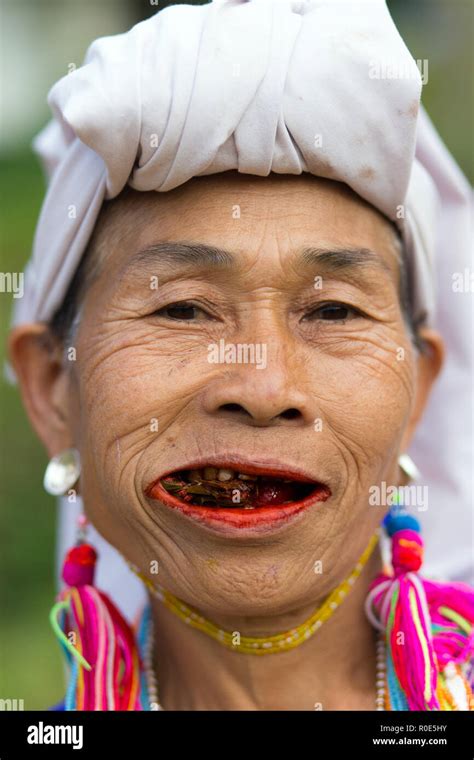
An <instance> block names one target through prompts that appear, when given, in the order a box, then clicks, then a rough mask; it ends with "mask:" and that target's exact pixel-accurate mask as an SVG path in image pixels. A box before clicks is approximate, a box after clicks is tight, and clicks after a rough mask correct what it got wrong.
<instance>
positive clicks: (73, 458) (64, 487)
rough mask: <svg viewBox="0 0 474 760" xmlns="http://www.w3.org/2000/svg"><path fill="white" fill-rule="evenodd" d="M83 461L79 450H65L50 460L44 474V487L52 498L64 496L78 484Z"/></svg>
mask: <svg viewBox="0 0 474 760" xmlns="http://www.w3.org/2000/svg"><path fill="white" fill-rule="evenodd" d="M80 473H81V460H80V456H79V452H78V450H77V449H65V450H64V451H62V452H61V453H60V454H58V455H57V456H55V457H53V458H52V459H50V461H49V463H48V466H47V467H46V472H45V473H44V480H43V486H44V489H45V491H47V493H49V494H51V496H62V495H63V494H65V493H67V491H68V490H69V489H70V488H72V486H73V485H74V484H75V483H76V482H77V480H78V478H79V475H80Z"/></svg>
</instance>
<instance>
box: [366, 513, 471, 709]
mask: <svg viewBox="0 0 474 760" xmlns="http://www.w3.org/2000/svg"><path fill="white" fill-rule="evenodd" d="M384 527H385V529H386V531H387V533H388V535H389V536H390V537H391V540H392V568H391V571H390V570H389V569H386V570H384V572H382V573H381V574H379V575H378V576H377V578H375V580H374V581H373V582H372V584H371V586H370V591H369V595H368V597H367V601H366V612H367V616H368V618H369V620H370V621H371V623H372V624H373V625H374V626H375V627H376V628H377V629H378V630H382V631H384V634H385V641H386V645H387V649H388V653H387V660H388V662H389V665H390V671H391V683H390V697H391V702H392V704H398V705H406V707H405V709H408V710H444V709H474V704H473V697H472V688H471V687H472V674H473V661H474V589H472V588H471V587H470V586H468V585H467V584H464V583H435V582H433V581H428V580H425V579H422V578H421V577H420V576H419V575H418V570H419V569H420V567H421V565H422V562H423V549H424V546H423V539H422V538H421V536H420V525H419V523H418V521H417V520H416V519H415V518H414V517H413V516H411V515H409V514H408V513H407V512H406V510H405V509H404V508H403V507H397V508H395V509H392V510H391V511H390V512H389V514H388V515H387V516H386V518H385V520H384ZM460 684H461V691H462V689H464V698H462V695H461V698H459V691H460ZM451 687H455V690H456V696H454V695H453V689H452V688H451ZM459 705H461V706H459ZM402 709H403V708H402Z"/></svg>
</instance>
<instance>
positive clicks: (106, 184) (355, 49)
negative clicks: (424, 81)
mask: <svg viewBox="0 0 474 760" xmlns="http://www.w3.org/2000/svg"><path fill="white" fill-rule="evenodd" d="M359 5H360V7H359ZM369 6H370V7H369ZM374 61H379V62H387V61H389V62H392V64H393V62H395V64H397V65H399V66H400V70H403V71H404V72H405V73H404V75H403V76H400V77H398V78H396V77H393V78H389V77H384V76H383V75H382V74H381V75H380V76H378V77H377V76H374V75H373V73H374ZM383 70H384V69H383V67H382V69H381V71H383ZM407 72H408V73H407ZM419 98H420V77H419V73H418V70H417V67H416V65H415V63H414V61H413V60H412V59H411V57H410V55H409V54H408V52H407V50H406V48H405V46H404V45H403V42H402V41H401V39H400V37H399V36H398V33H397V31H396V29H395V27H394V26H393V24H392V21H391V19H390V17H389V15H388V12H387V10H386V8H385V5H384V3H382V2H374V3H371V4H369V5H368V4H367V3H361V4H359V3H350V4H349V5H348V4H343V7H342V8H341V3H339V2H334V0H333V2H331V3H323V2H319V1H317V0H310V1H309V2H307V3H303V2H295V0H284V2H279V3H278V2H266V3H264V2H260V1H259V0H253V1H252V2H219V3H218V2H212V3H209V4H208V5H205V6H202V7H191V6H175V7H172V8H168V9H166V10H164V11H161V12H159V13H158V14H157V15H155V16H154V17H153V18H151V19H150V20H148V21H145V22H143V23H141V24H139V25H138V26H136V27H134V28H133V29H132V30H131V31H130V32H129V33H127V34H125V35H120V36H117V37H113V38H106V39H102V40H99V41H97V42H95V43H94V44H93V45H92V47H91V48H90V50H89V52H88V55H87V58H86V62H85V65H84V66H83V67H81V68H80V69H78V70H77V71H75V72H74V73H72V74H70V75H68V76H67V77H65V78H64V79H62V80H60V81H59V82H58V83H57V84H56V85H55V87H54V88H53V90H52V92H51V94H50V105H51V107H52V109H53V112H54V116H55V118H54V120H53V122H52V123H51V124H50V125H49V126H48V128H47V129H46V130H45V131H44V132H43V133H42V135H41V136H40V138H39V140H38V143H37V148H38V150H39V152H40V153H41V155H42V158H43V160H44V163H45V165H46V167H47V169H48V172H49V175H50V188H49V192H48V195H47V197H46V200H45V204H44V207H43V211H42V215H41V217H40V220H39V224H38V229H37V235H36V240H35V250H34V254H33V259H32V262H31V264H30V266H29V269H28V272H27V282H26V296H25V299H24V300H23V302H22V303H21V304H20V306H19V308H18V310H17V313H16V315H15V322H16V326H15V328H14V329H13V331H12V335H11V340H10V357H11V364H12V367H13V369H14V371H15V374H16V377H17V378H18V381H19V384H20V386H21V390H22V394H23V398H24V403H25V406H26V409H27V411H28V414H29V416H30V418H31V421H32V423H33V425H34V427H35V430H36V431H37V433H38V435H39V436H40V438H41V440H42V441H43V443H44V445H45V446H46V448H47V450H48V452H49V455H50V456H51V458H52V459H51V463H50V465H49V466H48V469H47V472H46V476H45V486H46V488H47V490H48V491H49V492H50V493H53V494H66V495H67V496H68V498H69V500H70V501H71V502H74V501H75V499H76V497H80V498H81V500H82V502H81V503H83V505H84V515H82V517H81V518H80V520H79V525H78V534H77V542H76V545H75V546H74V547H73V548H72V549H71V550H70V551H69V552H68V554H67V556H66V559H65V562H64V568H63V580H64V586H63V588H62V590H61V592H60V595H59V597H58V600H57V603H56V604H55V606H54V608H53V610H52V615H51V620H52V624H53V627H54V629H55V630H56V632H57V634H58V637H59V638H60V640H61V642H62V644H63V646H64V649H65V651H66V654H67V656H68V661H69V663H70V666H71V668H70V674H71V675H70V682H69V686H68V689H67V694H66V698H65V702H64V705H63V708H64V709H66V710H150V709H151V710H153V709H166V710H186V709H192V710H215V709H217V710H265V709H278V710H314V709H324V710H372V709H375V708H376V709H380V710H382V709H387V710H435V711H436V710H447V709H460V710H468V709H473V701H472V694H471V687H470V681H471V678H472V654H473V624H474V595H473V592H472V590H471V589H470V587H469V586H467V585H466V584H464V583H462V582H452V583H440V582H434V581H428V580H425V579H422V578H421V576H420V575H419V573H418V570H419V568H420V565H421V562H422V556H423V541H422V538H421V535H420V524H419V521H418V519H417V517H416V514H415V513H416V511H417V507H418V508H419V509H420V510H421V509H423V508H425V506H426V505H425V504H424V501H423V500H419V501H418V502H417V501H416V499H415V501H414V502H413V501H412V503H411V504H407V503H406V499H404V498H403V497H404V494H405V495H406V494H407V493H410V492H409V491H404V490H403V487H405V486H406V487H408V482H409V477H411V476H413V475H414V474H415V471H414V469H413V465H412V463H411V460H410V459H409V458H408V457H407V455H406V452H407V449H408V448H409V446H410V444H411V441H412V439H413V437H414V434H415V430H416V428H417V425H418V424H419V422H420V419H421V417H422V414H423V411H424V409H425V406H426V404H427V401H428V397H429V394H430V391H431V389H432V386H433V384H435V383H436V380H437V377H438V375H439V373H440V371H441V370H442V366H443V357H444V353H445V351H444V349H443V341H442V338H441V335H440V328H439V326H438V327H437V324H436V320H435V309H434V301H433V278H434V273H435V272H436V269H437V268H439V267H440V266H442V265H441V264H439V263H438V262H437V259H436V255H437V254H436V251H437V250H438V249H437V246H438V247H439V239H438V238H437V237H436V235H437V233H436V232H435V220H436V217H437V215H438V214H439V208H438V206H437V205H436V203H437V200H439V197H441V200H442V203H443V204H445V205H443V206H442V209H443V213H445V214H446V213H448V212H449V213H451V216H450V217H445V226H444V227H443V229H444V232H445V233H446V224H449V225H451V226H450V229H449V231H450V233H451V235H452V241H453V243H452V249H453V251H454V249H456V253H454V254H453V255H455V256H458V258H456V259H453V261H458V262H459V261H461V259H460V258H459V256H460V255H462V256H464V255H465V252H466V236H465V233H466V228H465V223H466V219H467V202H466V190H465V183H464V180H463V178H462V176H461V175H460V173H458V170H457V168H456V167H455V166H454V164H453V162H452V161H451V159H450V157H449V156H448V155H447V154H446V153H445V152H444V148H443V147H442V145H441V143H440V141H439V138H438V137H437V135H436V133H435V132H434V130H433V128H432V127H431V125H430V123H429V122H428V120H427V118H426V116H425V115H424V114H422V115H421V116H420V118H419V119H417V114H418V104H419ZM417 127H418V135H417V133H416V130H417ZM415 150H416V152H415ZM430 165H431V166H435V169H436V171H433V172H431V173H430ZM156 191H159V192H156ZM443 194H444V195H443ZM448 197H449V200H446V199H447V198H448ZM445 253H446V252H445ZM462 260H465V259H462ZM451 266H452V263H451ZM444 271H449V270H444ZM444 316H445V319H448V320H449V318H450V314H449V313H447V314H446V313H445V315H444ZM451 324H454V323H451ZM458 324H459V323H458ZM448 348H449V347H448ZM449 366H450V365H449V361H447V362H446V363H445V370H444V371H447V370H446V367H447V368H449ZM438 411H439V410H438ZM432 443H433V441H429V440H428V445H431V444H432ZM438 458H439V451H438ZM435 469H436V467H435ZM387 494H389V496H391V498H387ZM446 506H448V505H446ZM386 513H387V514H386ZM384 515H386V517H385V520H384V525H383V533H384V535H385V534H386V535H388V536H389V537H390V540H391V550H392V551H391V555H390V556H389V557H388V558H387V557H384V556H383V554H382V553H381V548H380V547H381V544H380V543H379V538H381V529H380V524H381V521H382V520H383V518H384ZM88 522H90V524H91V525H92V526H94V528H95V529H96V530H97V531H98V533H99V534H101V535H102V536H103V537H104V538H105V539H106V540H107V541H108V542H109V543H110V544H111V545H112V546H113V547H115V549H117V550H118V552H119V553H120V554H121V555H122V557H123V558H125V560H126V561H127V563H128V564H129V566H130V568H132V570H133V571H134V572H135V573H136V574H137V575H138V576H139V577H140V578H141V579H142V580H143V582H144V583H145V585H146V589H147V592H148V601H147V604H146V606H145V608H144V609H143V610H142V611H141V613H140V615H139V620H138V621H136V625H135V623H133V622H131V621H130V620H128V619H127V616H126V615H125V613H123V612H121V611H120V610H119V609H118V607H117V606H116V604H114V600H113V599H112V598H110V596H109V595H108V594H106V593H104V592H103V591H101V590H100V589H99V588H98V587H96V586H95V585H94V564H95V559H96V552H95V550H94V548H93V546H92V545H91V544H90V543H88V539H87V530H88V525H87V523H88ZM382 546H383V544H382ZM99 564H100V561H99Z"/></svg>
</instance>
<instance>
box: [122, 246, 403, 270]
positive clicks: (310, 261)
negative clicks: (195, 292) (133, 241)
mask: <svg viewBox="0 0 474 760" xmlns="http://www.w3.org/2000/svg"><path fill="white" fill-rule="evenodd" d="M240 256H241V253H240V252H239V251H234V252H232V251H229V250H226V249H224V248H220V247H217V246H213V245H210V244H207V243H198V242H183V241H169V240H168V241H163V242H159V243H153V244H152V245H149V246H147V247H146V248H144V249H142V250H141V251H138V252H137V253H135V254H134V255H133V256H132V257H131V258H129V259H128V260H127V262H126V264H125V267H124V269H123V272H122V274H124V273H125V272H127V273H128V272H130V271H131V270H137V269H140V268H143V267H153V270H156V269H157V267H161V266H164V267H173V268H176V267H183V268H195V269H197V268H200V267H216V268H219V269H233V268H237V266H238V262H239V258H240ZM292 263H293V266H296V267H298V266H299V265H300V266H301V267H302V268H305V269H306V268H308V269H310V268H312V269H315V268H317V269H318V270H323V271H325V272H334V273H337V274H339V275H350V274H351V273H355V271H356V270H359V271H360V270H361V269H367V268H371V269H374V268H375V269H378V270H379V271H380V270H382V271H384V272H385V273H389V274H392V270H391V269H390V266H389V265H388V264H387V263H386V262H385V261H384V259H383V258H382V257H381V256H380V255H379V254H377V253H375V252H374V251H372V250H370V249H368V248H315V247H304V248H302V249H300V250H298V251H296V252H295V258H294V259H293V262H292Z"/></svg>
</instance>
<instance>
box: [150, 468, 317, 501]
mask: <svg viewBox="0 0 474 760" xmlns="http://www.w3.org/2000/svg"><path fill="white" fill-rule="evenodd" d="M161 485H162V487H163V488H164V489H165V490H166V491H168V493H171V494H173V495H174V496H175V497H177V498H178V499H180V500H181V501H184V502H186V503H188V504H192V505H194V506H206V507H230V508H240V509H255V508H258V507H269V506H279V505H283V504H288V503H292V502H296V501H300V500H301V499H303V498H305V497H306V496H308V495H309V494H310V493H311V492H312V491H313V490H314V489H315V488H316V485H317V484H315V483H302V482H299V481H292V480H287V479H285V480H283V479H281V478H275V477H267V476H257V475H248V474H247V473H240V472H237V471H235V470H232V469H229V468H226V467H203V468H201V469H192V470H182V471H180V472H176V473H173V474H172V475H168V476H166V477H165V478H163V479H162V481H161Z"/></svg>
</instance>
